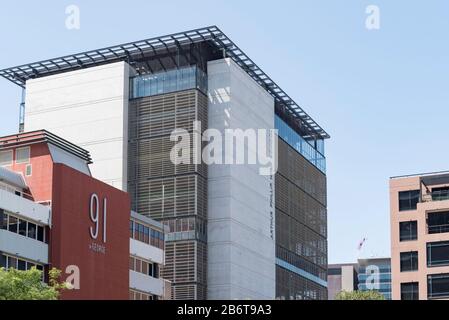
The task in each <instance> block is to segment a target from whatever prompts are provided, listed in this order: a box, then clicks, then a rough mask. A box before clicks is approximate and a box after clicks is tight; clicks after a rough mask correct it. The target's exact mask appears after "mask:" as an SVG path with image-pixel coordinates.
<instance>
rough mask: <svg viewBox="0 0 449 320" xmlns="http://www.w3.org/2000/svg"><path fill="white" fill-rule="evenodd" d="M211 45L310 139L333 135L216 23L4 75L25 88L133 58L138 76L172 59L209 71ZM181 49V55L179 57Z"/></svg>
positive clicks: (0, 72) (214, 54) (3, 72)
mask: <svg viewBox="0 0 449 320" xmlns="http://www.w3.org/2000/svg"><path fill="white" fill-rule="evenodd" d="M205 46H207V47H208V48H209V49H212V50H209V51H208V52H210V55H211V56H210V57H209V58H214V57H215V59H217V57H229V58H231V59H232V60H233V61H234V62H235V63H236V64H237V65H239V66H240V67H241V68H242V69H243V70H244V71H245V72H246V73H247V74H248V75H249V76H250V77H251V78H253V79H254V80H255V81H256V82H257V83H259V85H261V86H262V87H263V88H264V89H265V90H267V92H269V93H270V94H271V95H272V96H273V97H274V98H275V101H276V113H279V114H280V115H281V116H282V118H284V119H287V118H288V119H289V120H290V121H289V124H290V125H293V126H294V127H295V128H296V129H297V130H299V131H300V133H301V135H302V136H303V137H304V138H305V139H307V140H316V139H328V138H330V136H329V135H328V134H327V133H326V131H324V129H322V128H321V127H320V126H319V125H318V124H317V123H316V122H315V121H314V120H313V119H312V118H311V117H310V116H309V115H308V114H307V113H306V112H305V111H304V110H303V109H302V108H301V107H300V106H299V105H298V104H297V103H296V102H295V101H294V100H293V99H292V98H290V96H289V95H288V94H287V93H285V92H284V91H283V90H282V89H281V88H280V87H279V86H278V85H277V84H276V83H275V82H274V81H273V80H272V79H271V78H270V77H269V76H268V75H267V74H266V73H265V72H263V71H262V70H261V69H260V68H259V67H258V66H257V65H256V64H255V63H254V62H253V61H252V60H251V59H250V58H249V57H248V56H247V55H246V54H245V53H244V52H243V51H242V50H241V49H240V48H239V47H238V46H237V45H236V44H235V43H234V42H232V41H231V40H230V39H229V38H228V37H227V36H226V35H225V34H224V33H223V32H222V31H221V30H220V29H219V28H218V27H216V26H210V27H205V28H200V29H195V30H190V31H185V32H180V33H174V34H170V35H166V36H162V37H156V38H151V39H146V40H141V41H136V42H130V43H125V44H121V45H117V46H112V47H107V48H103V49H97V50H92V51H87V52H83V53H78V54H74V55H68V56H64V57H59V58H54V59H48V60H44V61H39V62H34V63H30V64H26V65H21V66H17V67H12V68H7V69H3V70H0V76H2V77H4V78H6V79H8V80H10V81H12V82H13V83H15V84H17V85H18V86H20V87H22V88H25V86H26V81H27V80H29V79H35V78H39V77H44V76H48V75H52V74H58V73H63V72H67V71H72V70H77V69H82V68H88V67H93V66H98V65H103V64H107V63H112V62H118V61H126V62H128V63H129V64H130V65H132V66H133V67H134V69H135V70H136V71H137V73H138V74H145V73H152V72H156V71H160V70H161V69H164V68H165V67H166V65H167V64H170V63H172V64H173V65H174V66H177V67H179V66H181V65H182V64H197V65H199V66H200V67H201V66H202V68H203V69H204V68H205V65H207V61H202V57H203V55H201V54H196V53H195V52H199V51H197V50H204V49H205ZM175 52H177V53H178V54H177V55H174V54H173V53H175ZM150 58H151V59H150ZM155 58H156V59H155ZM177 59H178V61H176V60H177ZM209 60H211V59H209ZM158 61H159V63H157V62H158ZM170 61H171V62H170Z"/></svg>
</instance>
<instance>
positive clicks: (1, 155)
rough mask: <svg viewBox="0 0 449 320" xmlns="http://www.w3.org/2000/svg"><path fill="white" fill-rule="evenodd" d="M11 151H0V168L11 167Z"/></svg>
mask: <svg viewBox="0 0 449 320" xmlns="http://www.w3.org/2000/svg"><path fill="white" fill-rule="evenodd" d="M12 154H13V153H12V150H6V151H0V167H5V166H10V165H12Z"/></svg>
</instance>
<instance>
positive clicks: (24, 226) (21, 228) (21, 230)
mask: <svg viewBox="0 0 449 320" xmlns="http://www.w3.org/2000/svg"><path fill="white" fill-rule="evenodd" d="M19 234H20V235H21V236H25V237H26V235H27V222H26V221H25V220H22V219H19Z"/></svg>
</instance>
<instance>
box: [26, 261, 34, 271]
mask: <svg viewBox="0 0 449 320" xmlns="http://www.w3.org/2000/svg"><path fill="white" fill-rule="evenodd" d="M33 267H36V265H35V264H34V263H32V262H27V270H30V269H31V268H33Z"/></svg>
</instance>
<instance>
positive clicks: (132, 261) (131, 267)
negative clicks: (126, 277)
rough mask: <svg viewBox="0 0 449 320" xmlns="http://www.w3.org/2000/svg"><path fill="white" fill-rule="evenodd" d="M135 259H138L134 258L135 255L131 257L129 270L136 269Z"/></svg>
mask: <svg viewBox="0 0 449 320" xmlns="http://www.w3.org/2000/svg"><path fill="white" fill-rule="evenodd" d="M135 260H136V259H134V258H133V257H129V270H133V271H134V269H135V266H134V263H135Z"/></svg>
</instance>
